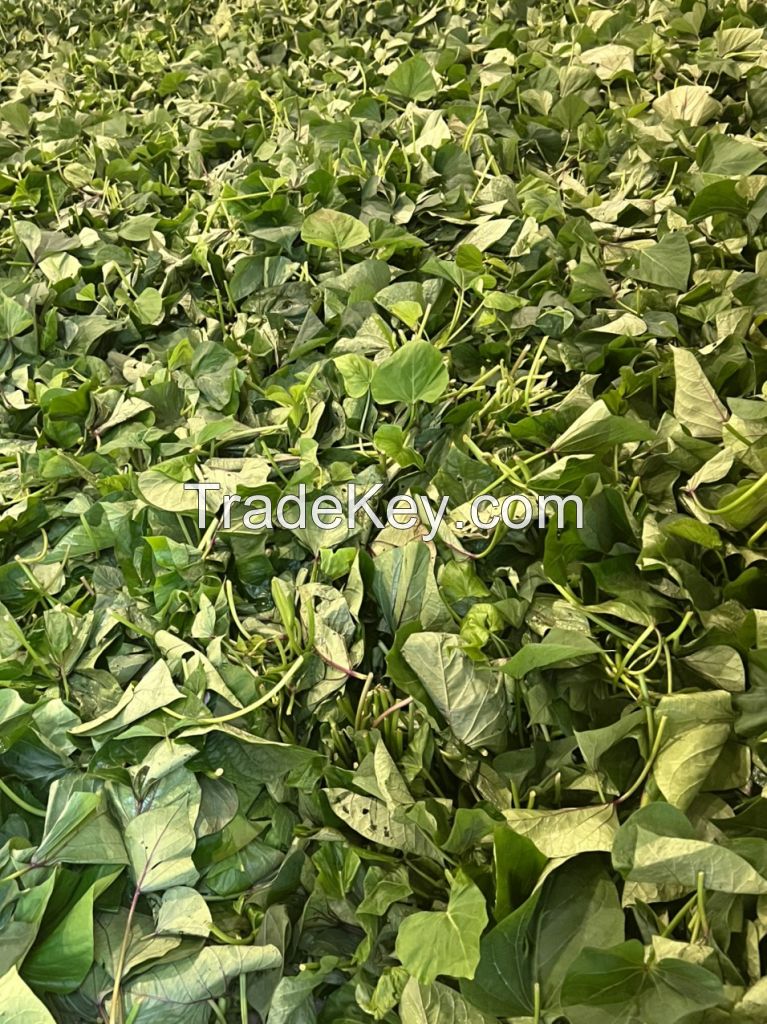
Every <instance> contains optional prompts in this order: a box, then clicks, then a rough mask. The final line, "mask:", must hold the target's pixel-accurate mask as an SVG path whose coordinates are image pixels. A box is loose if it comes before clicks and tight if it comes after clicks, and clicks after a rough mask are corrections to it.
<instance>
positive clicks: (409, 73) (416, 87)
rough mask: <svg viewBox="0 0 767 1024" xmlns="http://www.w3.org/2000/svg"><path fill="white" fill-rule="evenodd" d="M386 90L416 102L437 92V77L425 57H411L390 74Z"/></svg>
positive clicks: (429, 97) (426, 98)
mask: <svg viewBox="0 0 767 1024" xmlns="http://www.w3.org/2000/svg"><path fill="white" fill-rule="evenodd" d="M385 88H386V91H387V92H389V93H391V94H392V95H394V96H401V97H403V98H404V99H406V100H414V101H415V102H416V103H418V102H420V101H422V100H428V99H431V97H432V96H436V94H437V79H436V77H435V75H434V72H433V71H432V69H431V65H430V64H429V63H428V62H427V61H426V60H424V58H423V57H410V58H409V59H408V60H405V61H403V62H402V63H401V64H400V65H399V67H397V68H395V70H394V71H392V73H391V74H390V75H389V77H388V78H387V80H386V86H385Z"/></svg>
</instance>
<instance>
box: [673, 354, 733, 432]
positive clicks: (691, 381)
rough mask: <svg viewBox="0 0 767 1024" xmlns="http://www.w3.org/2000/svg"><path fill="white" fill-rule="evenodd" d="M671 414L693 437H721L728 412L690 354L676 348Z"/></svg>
mask: <svg viewBox="0 0 767 1024" xmlns="http://www.w3.org/2000/svg"><path fill="white" fill-rule="evenodd" d="M673 353H674V377H675V381H676V387H675V390H674V415H675V416H676V418H677V419H678V420H679V421H680V422H681V423H683V424H684V426H686V427H687V429H688V430H689V431H690V433H691V434H692V436H693V437H721V436H722V427H723V425H724V423H725V422H726V421H727V410H726V409H725V407H724V406H723V405H722V403H721V402H720V401H719V399H718V398H717V395H716V392H715V391H714V389H713V388H712V387H711V384H710V383H709V381H708V379H707V377H706V375H705V374H704V373H703V370H701V368H700V364H699V363H698V360H697V359H696V358H695V356H694V355H693V353H692V352H690V351H688V350H687V349H684V348H675V349H674V350H673Z"/></svg>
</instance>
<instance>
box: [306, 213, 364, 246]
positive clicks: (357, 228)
mask: <svg viewBox="0 0 767 1024" xmlns="http://www.w3.org/2000/svg"><path fill="white" fill-rule="evenodd" d="M301 238H302V239H303V241H304V242H306V243H307V245H318V246H319V247H320V248H321V249H335V250H337V251H338V252H342V251H344V250H346V249H353V248H354V247H355V246H356V245H362V244H363V243H365V242H367V240H368V239H369V238H370V232H369V231H368V229H367V227H366V225H365V224H363V223H362V222H361V221H359V220H357V218H356V217H351V216H350V215H349V214H348V213H342V212H341V211H340V210H317V211H316V212H315V213H311V214H309V216H308V217H307V218H306V220H305V221H304V223H303V227H302V228H301Z"/></svg>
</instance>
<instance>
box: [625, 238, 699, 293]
mask: <svg viewBox="0 0 767 1024" xmlns="http://www.w3.org/2000/svg"><path fill="white" fill-rule="evenodd" d="M691 266H692V256H691V255H690V245H689V242H688V241H687V239H686V237H685V236H684V235H683V234H681V232H677V231H672V232H671V233H670V234H668V235H664V236H663V238H662V239H661V240H660V241H659V242H655V243H654V244H653V245H649V246H647V247H643V248H641V249H639V250H638V251H637V252H636V253H635V255H633V256H632V257H631V258H630V259H629V261H628V263H627V264H626V267H625V269H624V271H623V272H624V274H625V275H626V276H627V277H632V278H633V279H634V280H635V281H646V282H647V283H648V284H653V285H656V286H657V287H659V288H673V289H674V290H675V291H678V292H683V291H685V290H686V288H687V282H688V280H689V277H690V268H691Z"/></svg>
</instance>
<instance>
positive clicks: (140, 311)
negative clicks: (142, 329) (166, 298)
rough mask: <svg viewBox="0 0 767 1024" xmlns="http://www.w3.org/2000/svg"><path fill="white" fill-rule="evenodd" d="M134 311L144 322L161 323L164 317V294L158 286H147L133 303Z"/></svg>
mask: <svg viewBox="0 0 767 1024" xmlns="http://www.w3.org/2000/svg"><path fill="white" fill-rule="evenodd" d="M133 312H134V313H135V314H136V316H137V317H138V319H139V321H140V322H141V323H142V324H159V323H160V322H161V320H162V318H163V308H162V295H161V294H160V293H159V292H158V291H157V289H156V288H145V289H144V290H143V292H141V294H140V295H139V296H138V297H137V298H136V301H135V302H134V303H133Z"/></svg>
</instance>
